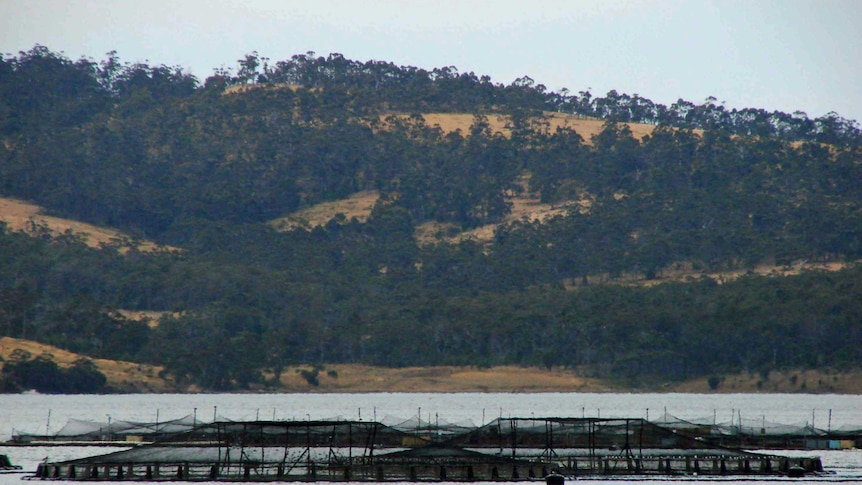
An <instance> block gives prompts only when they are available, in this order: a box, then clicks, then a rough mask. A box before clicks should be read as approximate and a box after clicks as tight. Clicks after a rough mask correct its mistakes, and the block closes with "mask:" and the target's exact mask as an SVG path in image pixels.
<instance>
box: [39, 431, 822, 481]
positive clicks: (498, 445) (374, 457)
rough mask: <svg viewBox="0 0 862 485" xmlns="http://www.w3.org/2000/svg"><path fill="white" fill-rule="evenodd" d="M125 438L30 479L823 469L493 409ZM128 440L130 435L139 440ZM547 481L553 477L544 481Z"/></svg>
mask: <svg viewBox="0 0 862 485" xmlns="http://www.w3.org/2000/svg"><path fill="white" fill-rule="evenodd" d="M126 438H127V440H128V441H129V446H130V448H129V449H127V450H123V451H118V452H114V453H109V454H104V455H100V456H93V457H88V458H82V459H77V460H69V461H60V462H51V461H47V460H46V461H45V462H44V463H42V464H41V465H40V466H39V467H38V469H37V470H36V477H37V478H41V479H57V480H147V481H160V480H163V481H204V480H205V481H331V482H341V481H371V482H382V481H408V482H424V481H467V482H472V481H521V480H531V479H532V480H536V479H542V478H546V477H569V478H576V477H579V476H598V475H608V476H614V475H666V476H670V475H691V476H694V475H707V476H732V475H750V476H756V475H774V476H803V475H806V474H817V473H822V472H823V467H822V464H821V462H820V459H819V458H818V457H813V456H812V457H797V456H794V457H792V458H790V457H783V456H778V455H768V454H760V453H752V452H748V451H744V450H742V449H735V448H730V447H723V446H718V445H715V444H711V443H710V442H709V440H705V439H703V438H702V437H696V436H690V435H687V434H683V433H681V432H679V430H676V429H672V428H670V427H663V426H659V425H656V424H654V423H650V422H648V421H646V420H643V419H623V418H614V419H601V418H499V419H496V420H494V421H491V422H490V423H488V424H485V425H483V426H480V427H475V428H469V427H460V426H456V425H444V426H441V425H430V424H427V423H426V424H425V425H423V424H422V423H421V422H419V421H417V422H416V423H415V427H413V426H412V425H411V424H406V425H403V426H398V427H394V426H387V425H383V424H381V423H379V422H374V421H343V420H337V421H328V420H327V421H312V420H308V421H242V422H233V421H219V422H214V423H210V424H202V425H200V426H195V427H193V428H192V429H190V430H187V431H182V432H177V433H173V434H162V435H161V436H160V439H158V440H156V441H152V442H146V443H142V442H140V441H141V439H140V438H141V437H140V436H131V435H129V436H127V437H126ZM136 442H137V443H136ZM549 483H550V480H549Z"/></svg>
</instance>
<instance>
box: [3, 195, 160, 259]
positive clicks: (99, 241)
mask: <svg viewBox="0 0 862 485" xmlns="http://www.w3.org/2000/svg"><path fill="white" fill-rule="evenodd" d="M0 222H5V223H6V227H7V228H8V229H9V230H12V231H20V232H25V233H28V234H35V233H37V232H39V231H40V230H42V229H47V230H48V232H49V233H50V234H51V235H52V236H54V237H57V236H61V235H64V234H72V235H75V236H79V237H81V238H82V239H83V241H84V242H85V243H86V244H87V245H88V246H91V247H94V248H98V247H101V246H102V245H111V244H116V243H118V242H120V243H121V247H125V248H128V247H130V244H131V239H130V238H129V237H128V236H127V235H125V234H123V233H122V232H119V231H115V230H113V229H107V228H104V227H98V226H94V225H92V224H87V223H85V222H79V221H74V220H71V219H63V218H60V217H53V216H46V215H43V214H42V208H41V207H39V206H38V205H35V204H31V203H29V202H24V201H21V200H17V199H12V198H5V197H4V198H0ZM137 249H138V250H139V251H155V250H157V249H167V250H171V251H174V250H177V248H173V247H170V246H159V245H157V244H154V243H152V242H147V241H142V242H137Z"/></svg>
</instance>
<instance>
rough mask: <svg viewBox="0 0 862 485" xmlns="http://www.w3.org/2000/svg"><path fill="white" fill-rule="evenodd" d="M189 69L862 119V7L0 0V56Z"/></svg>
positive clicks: (799, 0) (836, 2)
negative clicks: (487, 84) (481, 86)
mask: <svg viewBox="0 0 862 485" xmlns="http://www.w3.org/2000/svg"><path fill="white" fill-rule="evenodd" d="M37 43H38V44H41V45H44V46H46V47H48V48H50V49H51V50H53V51H62V52H63V53H64V54H65V55H66V56H67V57H69V58H71V59H73V60H75V59H78V58H79V57H82V56H85V57H92V58H94V59H96V60H101V59H103V58H104V55H105V53H106V52H108V51H110V50H116V51H117V53H118V55H119V56H120V58H121V59H122V60H123V61H126V62H145V61H146V62H148V63H149V64H151V65H159V64H165V65H168V66H180V67H182V68H184V69H186V70H187V71H189V72H191V73H192V74H194V75H195V76H197V77H198V78H199V79H200V80H201V81H203V80H204V79H205V78H206V77H208V76H209V75H211V74H212V72H213V69H214V68H218V67H229V68H234V69H235V68H236V61H237V59H239V58H240V57H242V56H243V55H245V54H247V53H250V52H252V51H257V52H258V53H259V54H260V55H261V56H265V57H268V58H270V59H271V60H272V61H278V60H283V59H288V58H289V57H291V56H292V55H294V54H298V53H305V52H307V51H314V52H316V53H317V54H320V55H326V54H329V53H331V52H338V53H341V54H344V55H345V56H346V57H348V58H350V59H355V60H360V61H366V60H369V59H375V60H383V61H392V62H394V63H395V64H398V65H413V66H417V67H422V68H426V69H431V68H434V67H441V66H456V67H457V68H458V69H459V70H460V71H462V72H468V71H473V72H475V73H476V74H477V75H485V74H487V75H489V76H491V78H492V80H493V81H494V82H498V83H504V84H508V83H511V82H512V81H513V80H514V79H516V78H518V77H521V76H524V75H528V76H530V77H532V78H533V79H534V80H535V81H536V82H537V83H542V84H544V85H545V86H547V87H548V88H549V89H551V90H555V91H556V90H560V89H561V88H564V87H565V88H568V89H569V90H571V91H573V92H577V91H581V90H584V89H591V91H592V93H593V94H594V95H604V94H605V93H607V92H608V91H609V90H611V89H616V90H617V91H619V92H623V93H628V94H634V93H637V94H639V95H641V96H644V97H647V98H650V99H652V100H653V101H656V102H660V103H664V104H670V103H673V102H674V101H676V100H677V99H678V98H684V99H686V100H689V101H692V102H695V103H700V102H702V101H703V100H704V99H705V98H707V97H708V96H715V97H716V98H717V99H718V100H719V101H724V102H726V104H727V107H728V108H734V107H735V108H743V107H755V108H764V109H767V110H770V111H771V110H775V109H777V110H780V111H784V112H788V113H792V112H794V111H796V110H801V111H804V112H806V113H807V114H808V115H809V116H810V117H817V116H821V115H824V114H826V113H828V112H830V111H836V112H838V113H839V114H840V115H842V116H844V117H845V118H850V119H855V120H862V87H860V86H862V83H860V77H862V76H860V75H862V0H820V1H814V0H722V1H707V0H662V1H649V0H643V1H637V0H629V1H624V0H619V1H613V0H571V1H562V0H530V1H514V0H499V1H491V0H472V1H466V0H465V1H454V0H433V1H426V0H413V1H410V0H379V1H358V0H356V1H349V0H310V1H289V0H284V1H277V0H170V1H167V0H129V1H126V0H115V1H99V0H0V52H2V53H6V54H12V55H17V53H18V52H19V51H22V50H24V51H26V50H29V49H30V48H32V47H33V46H34V45H35V44H37Z"/></svg>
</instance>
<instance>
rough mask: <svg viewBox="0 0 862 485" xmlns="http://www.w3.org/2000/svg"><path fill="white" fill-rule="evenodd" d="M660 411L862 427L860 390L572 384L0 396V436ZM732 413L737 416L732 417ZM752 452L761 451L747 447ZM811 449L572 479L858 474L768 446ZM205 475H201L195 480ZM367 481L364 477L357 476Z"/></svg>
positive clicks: (31, 450) (16, 459) (55, 452)
mask: <svg viewBox="0 0 862 485" xmlns="http://www.w3.org/2000/svg"><path fill="white" fill-rule="evenodd" d="M665 413H667V414H668V415H671V416H675V417H677V418H682V419H687V420H697V421H714V422H718V423H722V422H730V421H731V420H738V419H739V418H742V419H743V420H751V419H761V420H763V421H764V422H773V423H782V424H790V425H800V426H803V425H806V424H809V425H810V424H812V423H813V424H814V426H816V427H817V428H821V429H837V428H840V427H842V426H856V427H858V428H862V395H823V394H819V395H813V394H616V393H606V394H592V393H591V394H581V393H537V394H533V393H447V394H438V393H365V394H125V395H69V396H66V395H41V394H14V395H9V394H6V395H0V441H5V440H8V439H11V437H12V435H13V434H15V433H29V434H51V433H56V432H57V431H58V430H60V429H61V428H62V427H63V426H64V425H65V424H66V423H67V421H68V420H70V419H82V420H89V421H97V422H108V421H112V420H120V421H140V422H156V421H158V422H164V421H167V420H170V419H178V418H182V417H185V416H193V417H196V418H197V419H198V420H199V421H202V422H211V421H213V420H214V419H217V420H218V419H230V420H253V419H261V420H270V419H273V420H306V419H311V420H315V419H338V418H340V419H361V420H369V421H371V420H376V421H382V422H385V423H396V422H401V421H406V420H408V419H415V418H416V417H417V416H420V417H421V419H422V420H424V421H428V422H431V423H434V422H440V423H444V422H448V423H456V424H472V425H475V426H479V425H482V424H485V423H488V422H490V421H492V420H493V419H495V418H497V417H500V416H502V417H537V418H540V417H602V418H610V417H628V418H647V419H650V420H657V419H660V418H662V417H663V416H664V414H665ZM737 422H738V421H737ZM119 449H122V448H105V447H12V446H2V445H0V454H6V455H9V458H10V459H11V460H12V462H13V463H14V464H16V465H21V466H22V467H23V468H24V471H28V472H32V471H34V470H35V469H36V466H37V465H38V463H39V462H41V461H42V460H44V459H46V458H47V459H48V460H49V461H60V460H65V459H71V458H81V457H86V456H92V455H98V454H103V453H108V452H111V451H116V450H119ZM756 451H762V450H756ZM771 453H774V454H778V455H787V456H794V455H803V456H811V455H816V456H820V458H821V460H822V462H823V466H824V468H825V469H826V471H827V473H826V474H824V475H822V476H817V477H806V478H804V479H791V478H776V477H763V478H754V479H749V478H746V479H744V480H739V479H736V478H704V477H681V478H666V477H662V478H653V477H646V478H640V477H638V478H637V479H627V478H614V479H611V480H608V479H604V478H601V479H599V478H595V479H593V478H586V479H585V478H580V479H579V481H589V482H607V483H613V484H615V485H622V484H625V483H629V482H631V483H635V482H638V483H641V482H644V481H648V482H649V481H652V482H666V481H673V482H686V483H691V482H693V483H706V482H734V483H763V482H774V481H780V482H793V483H822V482H862V450H842V451H830V450H808V451H771ZM26 476H27V474H26V473H14V474H0V485H10V484H13V483H15V484H19V483H21V480H22V479H23V478H25V477H26ZM204 483H206V482H204ZM366 483H367V482H366Z"/></svg>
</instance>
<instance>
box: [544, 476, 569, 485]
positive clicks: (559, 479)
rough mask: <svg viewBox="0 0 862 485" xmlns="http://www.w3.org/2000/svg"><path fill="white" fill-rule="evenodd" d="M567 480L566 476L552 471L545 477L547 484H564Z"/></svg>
mask: <svg viewBox="0 0 862 485" xmlns="http://www.w3.org/2000/svg"><path fill="white" fill-rule="evenodd" d="M565 482H566V477H564V476H562V475H560V474H559V473H551V474H549V475H548V476H546V477H545V485H563V484H564V483H565Z"/></svg>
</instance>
